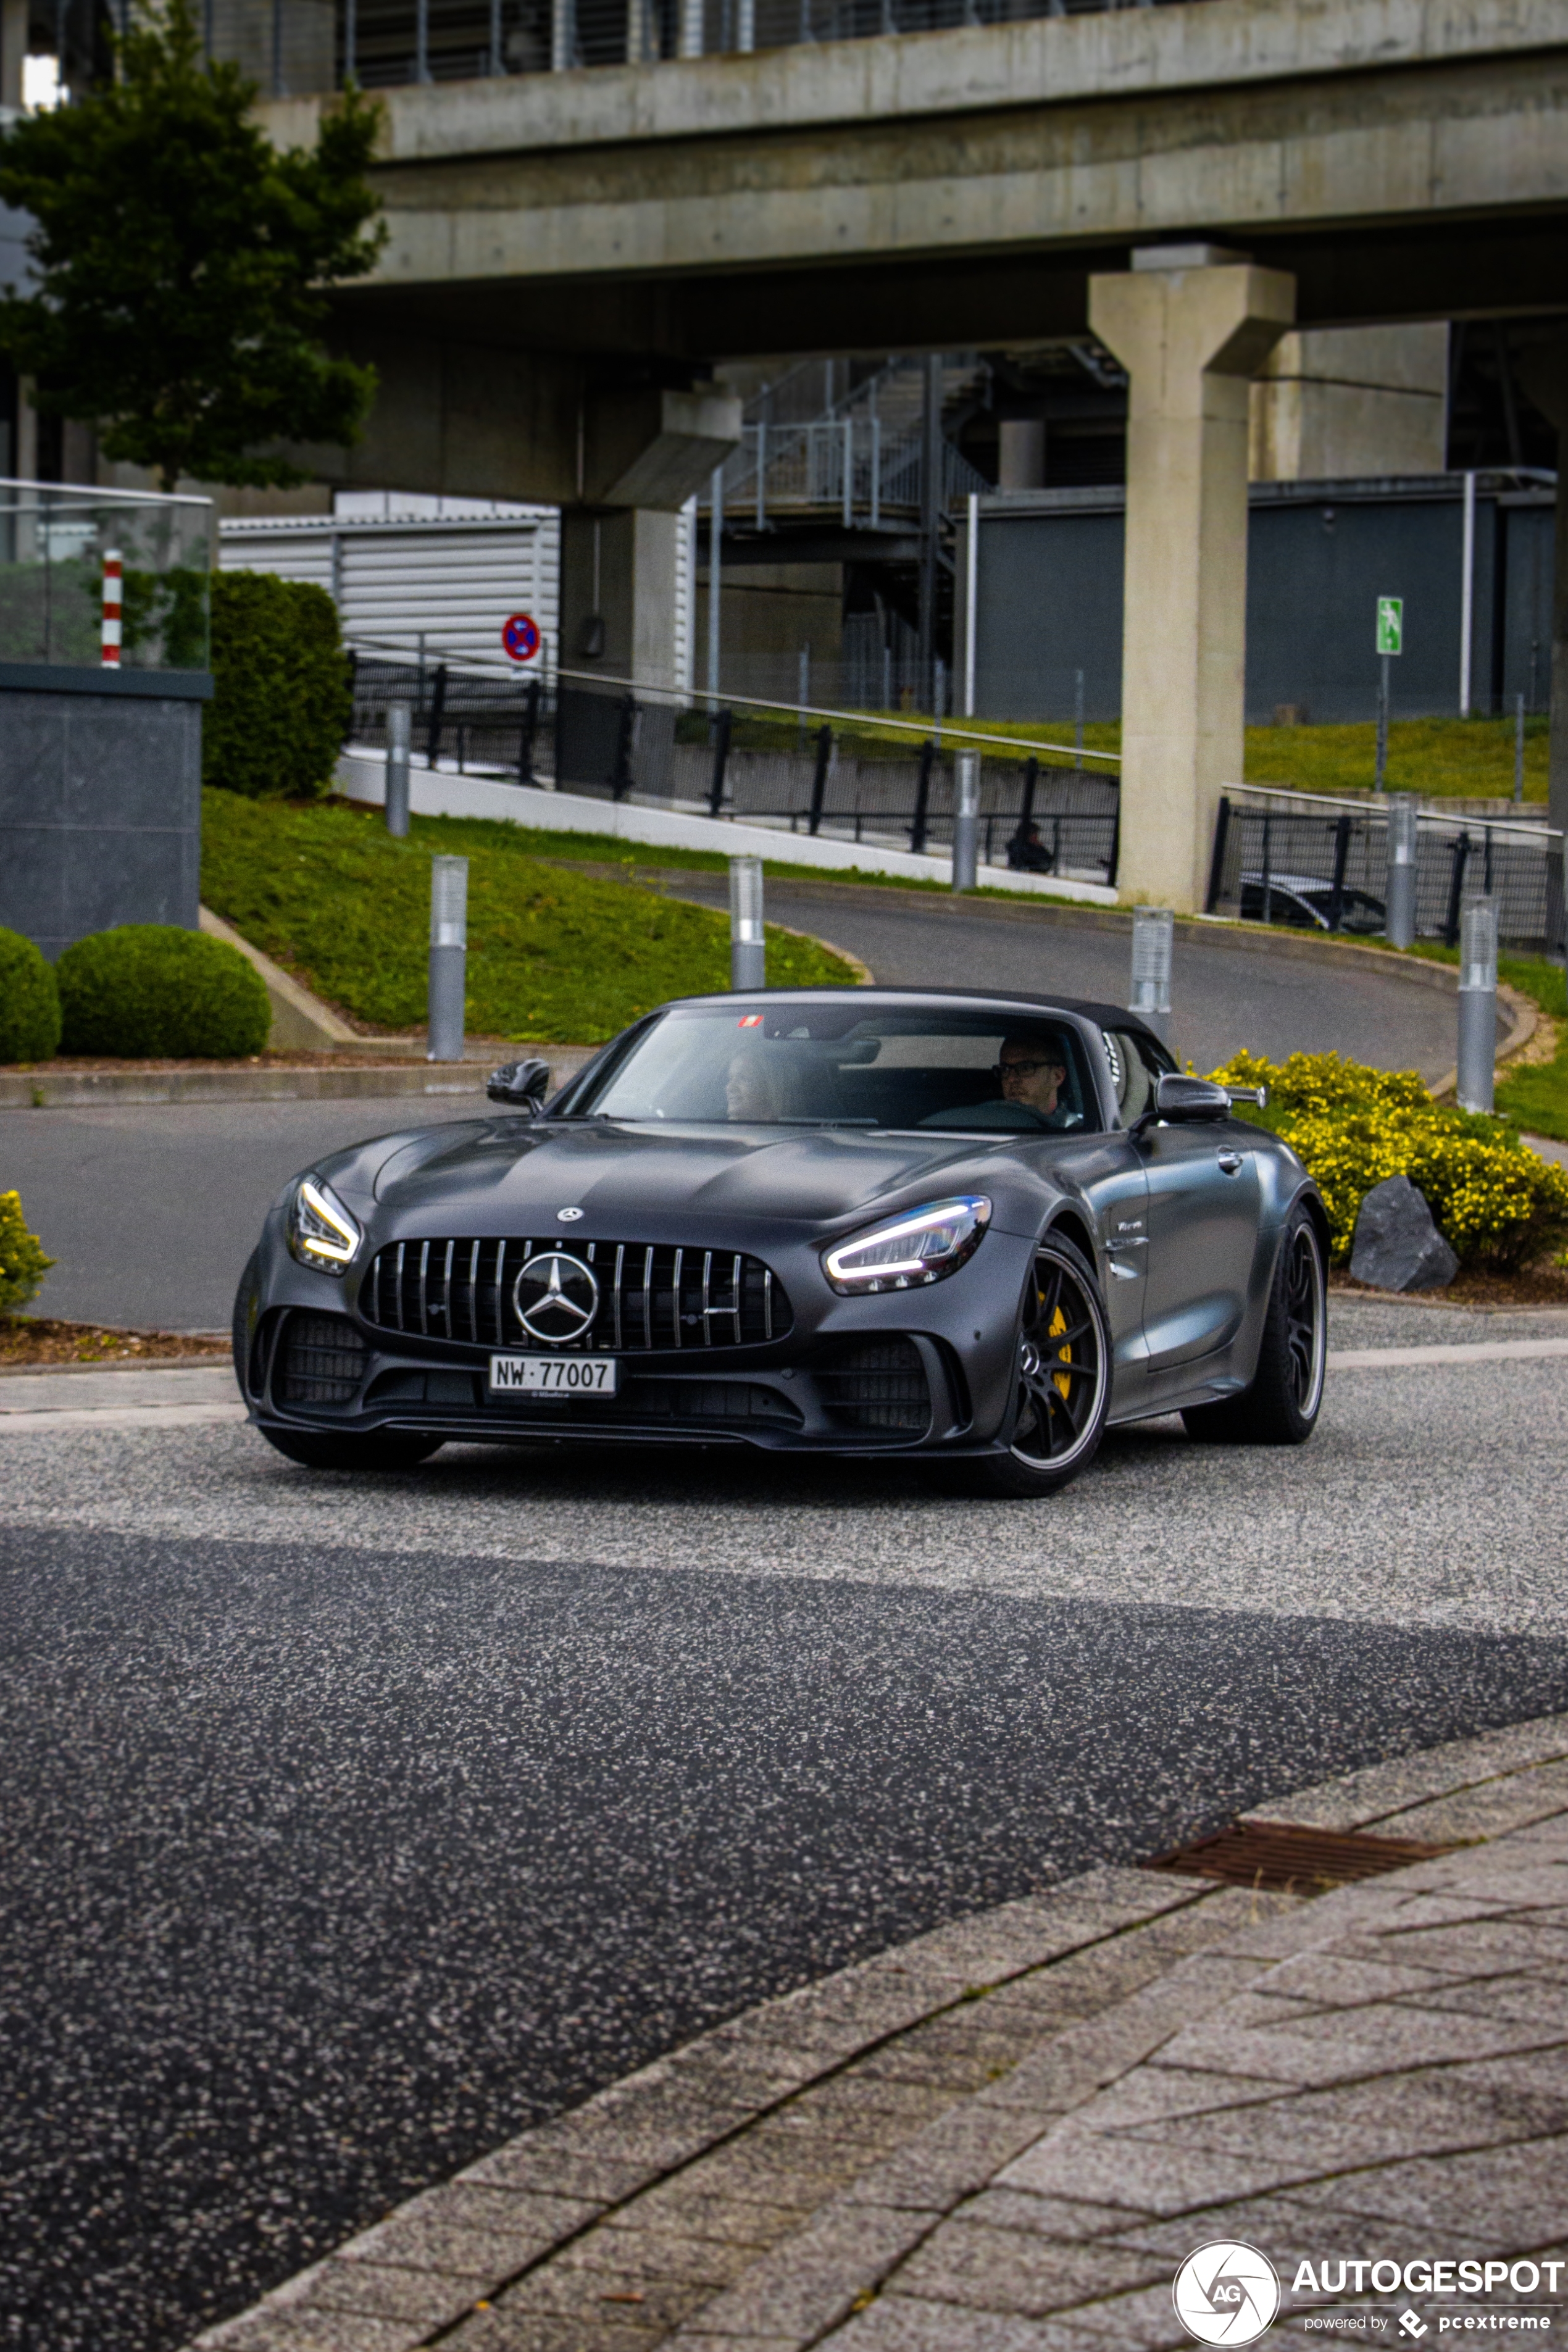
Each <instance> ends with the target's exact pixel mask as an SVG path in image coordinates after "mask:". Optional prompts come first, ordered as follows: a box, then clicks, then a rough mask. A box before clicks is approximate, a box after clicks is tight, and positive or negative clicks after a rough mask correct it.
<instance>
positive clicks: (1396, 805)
mask: <svg viewBox="0 0 1568 2352" xmlns="http://www.w3.org/2000/svg"><path fill="white" fill-rule="evenodd" d="M1420 813H1421V803H1420V801H1419V800H1418V798H1417V797H1416V795H1415V793H1389V795H1388V881H1387V886H1386V887H1387V893H1388V897H1387V904H1386V907H1385V908H1384V924H1385V925H1386V937H1387V940H1388V944H1389V946H1390V947H1391V948H1408V947H1413V946H1414V945H1415V850H1416V840H1417V835H1418V831H1419V818H1420Z"/></svg>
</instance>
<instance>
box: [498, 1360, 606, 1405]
mask: <svg viewBox="0 0 1568 2352" xmlns="http://www.w3.org/2000/svg"><path fill="white" fill-rule="evenodd" d="M620 1369H621V1368H620V1366H619V1364H617V1363H616V1360H615V1358H614V1357H613V1356H492V1357H491V1358H490V1394H491V1396H519V1395H523V1396H614V1395H615V1393H616V1387H617V1386H618V1384H619V1379H620Z"/></svg>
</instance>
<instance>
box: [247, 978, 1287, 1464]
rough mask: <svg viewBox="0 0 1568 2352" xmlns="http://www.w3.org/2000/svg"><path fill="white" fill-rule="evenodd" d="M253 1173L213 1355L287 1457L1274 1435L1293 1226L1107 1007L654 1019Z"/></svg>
mask: <svg viewBox="0 0 1568 2352" xmlns="http://www.w3.org/2000/svg"><path fill="white" fill-rule="evenodd" d="M547 1083H548V1071H547V1069H546V1066H545V1065H544V1064H542V1063H540V1062H532V1063H522V1064H518V1065H512V1066H508V1068H507V1069H505V1070H502V1071H499V1072H497V1073H496V1076H495V1077H494V1078H493V1079H492V1081H491V1086H490V1091H491V1094H492V1095H493V1096H496V1097H499V1098H500V1103H501V1106H502V1107H501V1108H498V1109H496V1110H493V1111H491V1112H489V1114H488V1115H487V1116H484V1117H481V1118H469V1119H464V1120H462V1121H460V1122H458V1123H457V1124H455V1125H451V1126H441V1127H436V1128H421V1129H417V1130H416V1131H415V1132H412V1133H407V1134H401V1135H390V1136H382V1137H380V1138H378V1139H376V1140H374V1142H368V1143H363V1144H360V1145H357V1146H355V1147H354V1148H353V1149H352V1150H346V1151H340V1152H337V1153H335V1154H333V1155H332V1156H331V1158H330V1159H327V1160H321V1161H319V1162H318V1163H317V1164H316V1165H315V1166H314V1167H313V1168H311V1169H310V1170H309V1171H307V1172H306V1173H305V1174H304V1175H302V1176H300V1177H298V1178H296V1179H295V1180H294V1181H293V1182H291V1183H290V1184H289V1185H288V1186H287V1187H286V1189H285V1191H284V1192H283V1193H282V1194H281V1195H280V1196H279V1200H278V1201H277V1202H276V1203H275V1205H274V1207H273V1209H272V1211H271V1213H270V1214H269V1215H268V1220H267V1223H266V1227H265V1230H264V1232H263V1234H262V1237H261V1242H260V1245H259V1247H258V1250H257V1251H256V1254H255V1255H254V1256H253V1257H252V1258H251V1260H250V1263H249V1265H247V1267H246V1269H245V1273H244V1276H243V1277H242V1279H241V1282H240V1286H239V1294H238V1297H237V1302H236V1310H235V1360H236V1364H237V1370H238V1374H239V1380H240V1385H241V1387H242V1389H243V1390H244V1392H245V1396H246V1399H247V1402H248V1404H249V1406H250V1411H251V1417H252V1419H253V1420H254V1422H255V1423H256V1424H257V1426H258V1428H259V1430H260V1431H261V1433H263V1435H264V1436H266V1437H267V1438H268V1440H269V1441H270V1443H271V1444H274V1445H275V1446H277V1447H278V1448H279V1451H280V1452H281V1453H283V1454H288V1455H289V1457H290V1458H291V1459H292V1460H294V1461H297V1462H300V1463H304V1464H308V1465H319V1466H330V1467H334V1468H351V1467H365V1468H385V1467H387V1466H395V1465H409V1464H414V1463H417V1462H419V1461H421V1460H422V1459H424V1458H425V1457H426V1455H428V1454H431V1453H432V1452H434V1450H435V1449H436V1447H437V1446H438V1445H440V1444H443V1443H445V1442H447V1441H448V1440H456V1441H462V1442H466V1443H471V1442H473V1441H475V1440H479V1441H480V1442H484V1443H489V1444H497V1443H499V1444H518V1443H531V1442H535V1441H538V1440H541V1439H561V1438H568V1437H569V1438H571V1439H574V1440H577V1441H581V1442H583V1443H593V1444H619V1445H624V1444H635V1443H647V1442H649V1441H654V1442H658V1443H659V1444H669V1443H671V1442H676V1443H687V1444H692V1443H695V1444H703V1445H710V1446H711V1445H752V1446H760V1447H764V1448H767V1449H769V1450H772V1451H783V1452H796V1453H810V1454H906V1455H909V1456H910V1457H911V1458H912V1459H917V1460H924V1461H932V1460H963V1461H964V1462H966V1463H967V1464H968V1465H970V1468H971V1471H972V1473H973V1476H974V1478H976V1479H977V1480H978V1481H979V1482H980V1483H982V1484H983V1485H984V1486H988V1487H990V1488H991V1489H993V1490H994V1491H998V1492H1001V1493H1004V1494H1008V1495H1024V1496H1028V1495H1039V1494H1044V1493H1047V1492H1048V1491H1050V1490H1051V1489H1052V1488H1054V1487H1056V1486H1060V1485H1062V1484H1063V1483H1064V1482H1065V1481H1066V1480H1067V1479H1068V1478H1069V1477H1071V1476H1073V1475H1076V1473H1077V1472H1079V1470H1081V1469H1082V1468H1083V1467H1084V1465H1086V1464H1087V1463H1088V1462H1089V1459H1090V1457H1091V1455H1092V1454H1093V1453H1094V1451H1095V1448H1096V1446H1097V1445H1098V1444H1099V1443H1100V1433H1101V1431H1102V1430H1103V1429H1104V1427H1105V1426H1106V1423H1107V1422H1108V1421H1110V1422H1126V1421H1135V1420H1137V1419H1139V1418H1140V1417H1142V1416H1147V1415H1150V1414H1153V1413H1163V1412H1171V1411H1173V1410H1180V1411H1181V1412H1183V1414H1184V1417H1185V1419H1186V1422H1187V1425H1188V1427H1189V1429H1190V1430H1191V1431H1192V1432H1193V1433H1194V1435H1197V1436H1202V1437H1206V1438H1214V1439H1245V1440H1252V1441H1257V1442H1260V1443H1269V1444H1294V1443H1299V1442H1300V1440H1302V1439H1304V1438H1306V1437H1308V1436H1309V1435H1310V1433H1311V1430H1312V1426H1313V1423H1314V1422H1315V1420H1316V1418H1317V1413H1318V1408H1319V1403H1320V1401H1321V1393H1322V1382H1323V1349H1324V1265H1325V1245H1326V1238H1327V1236H1326V1225H1325V1221H1324V1217H1323V1212H1322V1207H1321V1202H1320V1201H1319V1198H1318V1195H1317V1193H1316V1191H1315V1190H1314V1188H1313V1186H1312V1183H1311V1181H1310V1179H1309V1178H1308V1176H1307V1174H1306V1172H1305V1171H1304V1170H1303V1169H1302V1167H1301V1165H1300V1161H1299V1160H1297V1159H1296V1158H1295V1156H1294V1154H1293V1153H1292V1152H1291V1151H1290V1150H1289V1148H1288V1147H1287V1146H1286V1145H1285V1144H1284V1143H1282V1142H1280V1141H1279V1139H1278V1138H1277V1137H1275V1136H1273V1135H1271V1134H1269V1133H1268V1132H1267V1131H1266V1130H1265V1129H1262V1128H1260V1127H1258V1126H1257V1125H1255V1124H1247V1123H1246V1122H1245V1121H1243V1120H1242V1119H1240V1118H1237V1116H1236V1115H1235V1112H1234V1108H1233V1104H1232V1100H1231V1097H1229V1096H1228V1095H1227V1094H1226V1092H1225V1090H1224V1089H1223V1088H1222V1087H1215V1086H1211V1085H1210V1084H1208V1083H1207V1082H1206V1081H1205V1080H1203V1079H1196V1078H1188V1077H1183V1076H1179V1075H1178V1074H1177V1073H1176V1072H1175V1071H1174V1069H1173V1066H1172V1061H1171V1056H1170V1055H1169V1054H1168V1053H1167V1052H1166V1050H1165V1048H1164V1046H1163V1045H1162V1044H1161V1042H1160V1040H1159V1038H1158V1037H1156V1036H1155V1035H1154V1034H1152V1031H1150V1030H1148V1029H1146V1028H1145V1027H1143V1026H1142V1024H1141V1023H1140V1022H1139V1020H1138V1019H1137V1017H1136V1016H1135V1015H1134V1014H1131V1013H1123V1012H1121V1011H1119V1010H1118V1009H1117V1008H1115V1007H1114V1006H1110V1005H1102V1004H1091V1003H1079V1002H1077V1001H1072V1000H1067V999H1047V998H1040V997H1033V996H1016V995H1003V994H997V993H992V992H984V991H979V990H964V989H949V990H942V991H911V990H900V989H884V988H876V989H865V988H860V989H857V988H841V989H813V990H800V991H789V992H785V991H778V992H759V993H757V994H755V995H729V996H718V997H699V998H690V999H687V1000H685V1001H683V1002H681V1003H675V1004H668V1005H665V1006H663V1007H662V1008H660V1010H658V1012H656V1013H651V1014H649V1015H648V1016H647V1019H645V1020H642V1021H639V1022H637V1024H635V1025H634V1026H633V1027H631V1028H630V1029H628V1030H626V1032H625V1033H624V1034H622V1035H620V1036H619V1037H617V1038H616V1039H615V1040H614V1041H613V1042H612V1043H611V1044H610V1045H607V1046H605V1049H604V1050H603V1052H601V1053H600V1054H599V1055H597V1056H596V1058H595V1060H593V1061H592V1062H591V1063H589V1065H588V1066H587V1067H586V1068H584V1070H583V1071H582V1072H581V1074H580V1075H579V1076H577V1077H575V1078H574V1079H573V1080H572V1081H571V1082H570V1083H569V1084H568V1085H566V1086H565V1087H563V1088H562V1089H561V1091H560V1092H559V1093H558V1094H557V1095H556V1096H555V1097H554V1098H553V1100H552V1101H551V1102H549V1103H548V1104H542V1102H541V1099H540V1098H541V1097H542V1093H543V1091H544V1088H545V1087H546V1085H547Z"/></svg>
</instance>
